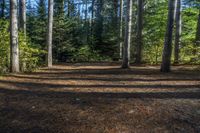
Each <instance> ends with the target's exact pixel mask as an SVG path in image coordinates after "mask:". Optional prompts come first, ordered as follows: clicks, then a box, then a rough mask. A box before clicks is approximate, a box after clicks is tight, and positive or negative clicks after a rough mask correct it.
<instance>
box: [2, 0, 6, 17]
mask: <svg viewBox="0 0 200 133" xmlns="http://www.w3.org/2000/svg"><path fill="white" fill-rule="evenodd" d="M5 7H6V3H5V0H2V3H1V18H4V17H5Z"/></svg>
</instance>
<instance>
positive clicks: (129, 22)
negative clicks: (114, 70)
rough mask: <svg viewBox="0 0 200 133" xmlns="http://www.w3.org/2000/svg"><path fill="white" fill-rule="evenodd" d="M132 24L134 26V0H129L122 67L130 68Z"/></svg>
mask: <svg viewBox="0 0 200 133" xmlns="http://www.w3.org/2000/svg"><path fill="white" fill-rule="evenodd" d="M131 26H132V0H127V13H126V29H125V40H124V47H123V51H124V52H123V61H122V68H129V64H130V62H129V61H130V44H131Z"/></svg>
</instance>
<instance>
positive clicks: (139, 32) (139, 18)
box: [135, 0, 143, 64]
mask: <svg viewBox="0 0 200 133" xmlns="http://www.w3.org/2000/svg"><path fill="white" fill-rule="evenodd" d="M137 4H138V7H137V8H138V9H137V34H136V43H137V44H136V59H135V63H137V64H141V60H142V45H143V44H142V43H143V40H142V29H143V0H137Z"/></svg>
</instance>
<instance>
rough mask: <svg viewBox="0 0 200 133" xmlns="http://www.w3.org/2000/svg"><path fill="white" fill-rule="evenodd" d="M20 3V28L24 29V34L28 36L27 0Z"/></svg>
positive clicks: (21, 0)
mask: <svg viewBox="0 0 200 133" xmlns="http://www.w3.org/2000/svg"><path fill="white" fill-rule="evenodd" d="M19 3H20V4H19V5H20V8H19V16H20V19H19V26H20V27H19V28H20V30H22V31H23V33H24V36H25V37H26V0H20V1H19Z"/></svg>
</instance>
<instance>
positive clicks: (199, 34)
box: [196, 9, 200, 46]
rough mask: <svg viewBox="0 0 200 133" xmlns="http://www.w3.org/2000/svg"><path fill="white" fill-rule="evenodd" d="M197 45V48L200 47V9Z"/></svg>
mask: <svg viewBox="0 0 200 133" xmlns="http://www.w3.org/2000/svg"><path fill="white" fill-rule="evenodd" d="M196 44H197V46H200V9H199V16H198V20H197V32H196Z"/></svg>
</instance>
